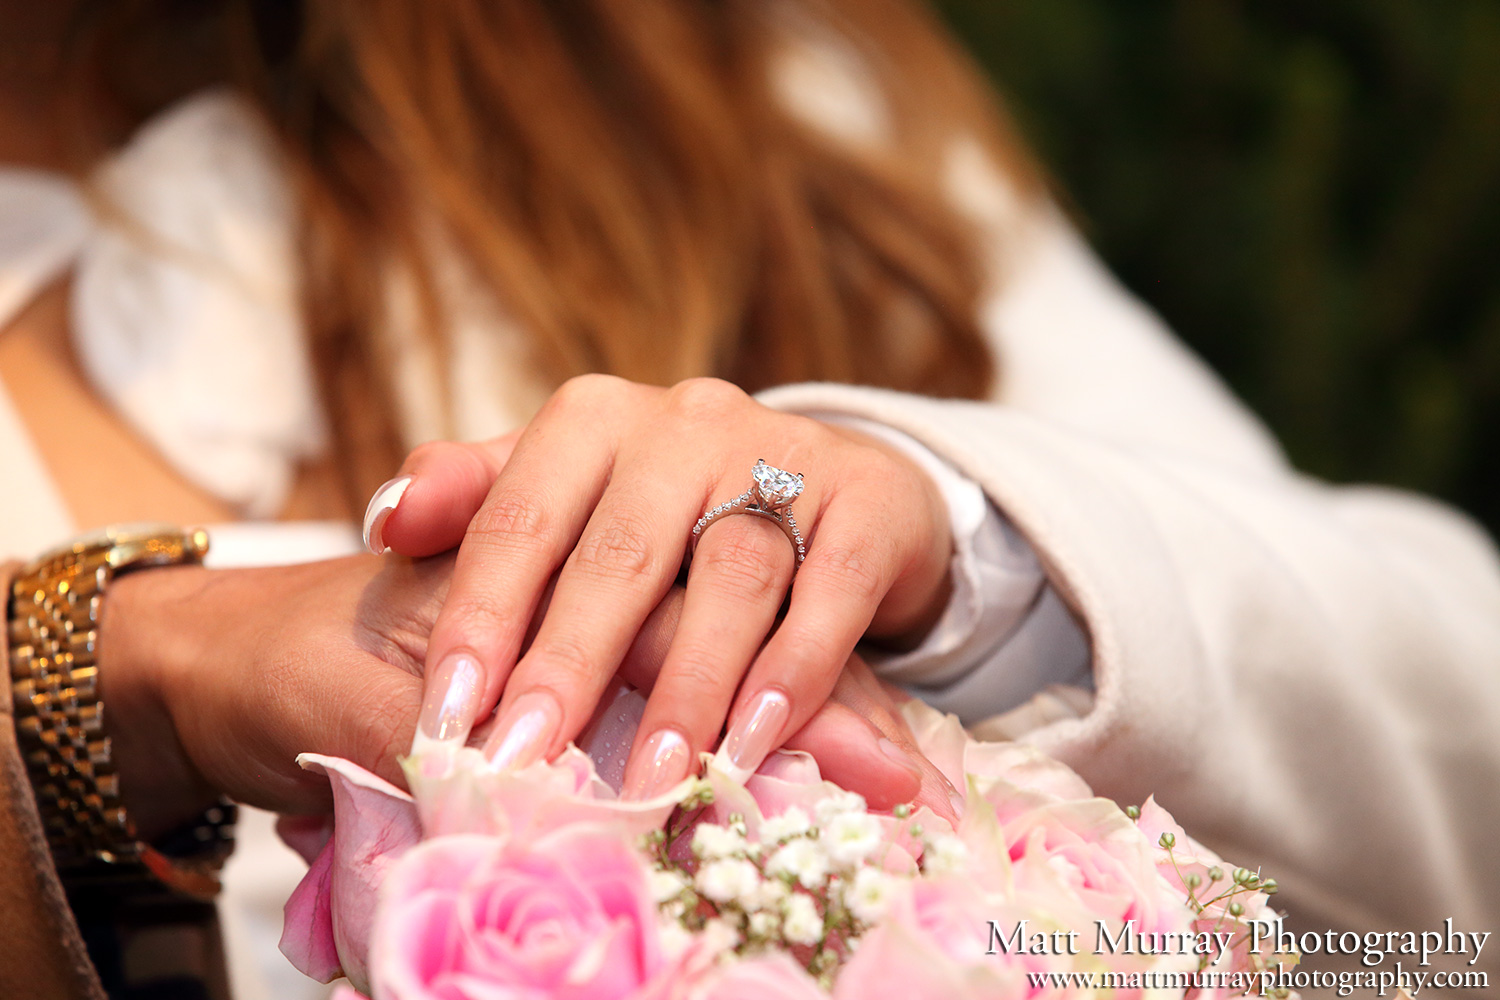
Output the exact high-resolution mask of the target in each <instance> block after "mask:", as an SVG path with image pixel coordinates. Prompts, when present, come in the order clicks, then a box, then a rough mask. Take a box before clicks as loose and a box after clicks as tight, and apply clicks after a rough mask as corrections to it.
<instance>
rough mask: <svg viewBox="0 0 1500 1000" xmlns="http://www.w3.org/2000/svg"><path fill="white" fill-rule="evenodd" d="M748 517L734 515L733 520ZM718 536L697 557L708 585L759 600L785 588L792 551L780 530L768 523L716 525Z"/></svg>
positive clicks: (736, 520)
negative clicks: (708, 582)
mask: <svg viewBox="0 0 1500 1000" xmlns="http://www.w3.org/2000/svg"><path fill="white" fill-rule="evenodd" d="M742 520H746V521H748V520H750V519H748V518H734V519H733V521H735V522H738V521H742ZM717 531H719V532H721V535H720V537H719V538H716V539H713V543H712V544H711V545H709V546H706V547H705V549H704V551H703V552H701V553H700V554H699V556H698V558H699V560H700V561H701V563H702V572H703V574H704V577H705V578H707V579H708V580H710V581H711V584H710V585H711V586H713V587H718V588H723V589H725V590H727V591H729V592H730V593H731V594H732V595H733V596H736V597H741V598H747V599H751V600H760V599H762V598H765V597H767V596H769V595H770V594H772V593H773V592H780V591H782V590H785V589H786V585H787V582H788V580H789V579H790V578H791V571H792V551H791V546H790V545H789V544H788V543H787V540H786V539H785V538H783V537H781V533H780V532H778V531H776V530H775V529H773V528H771V527H770V526H768V525H760V524H753V523H751V524H746V525H740V524H737V523H733V524H724V525H720V526H719V527H718V528H717Z"/></svg>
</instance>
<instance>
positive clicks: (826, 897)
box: [281, 701, 1295, 1000]
mask: <svg viewBox="0 0 1500 1000" xmlns="http://www.w3.org/2000/svg"><path fill="white" fill-rule="evenodd" d="M903 711H904V713H905V715H906V720H907V722H908V724H909V725H910V726H911V728H912V730H913V732H914V733H915V735H916V737H917V740H918V743H919V745H920V747H921V749H922V751H923V752H924V753H925V754H927V756H928V757H929V758H930V759H931V760H932V761H933V762H934V763H935V764H936V765H937V766H938V767H939V768H940V769H941V770H942V771H943V772H944V773H945V774H946V775H947V776H948V778H949V779H950V780H951V781H953V783H954V784H955V786H956V787H958V788H960V789H963V790H964V792H965V797H966V802H965V807H964V810H963V818H962V820H961V821H960V822H959V824H958V826H957V828H956V829H955V828H954V827H953V826H951V825H950V824H949V823H948V822H947V821H945V820H944V819H942V818H940V817H938V816H937V815H936V814H934V813H932V812H931V811H929V810H927V809H926V808H920V809H915V810H913V809H911V808H909V807H902V808H897V809H895V810H893V811H891V812H889V813H877V812H873V811H871V810H869V809H868V808H867V807H866V805H865V802H864V800H863V799H861V798H860V797H859V796H857V795H854V794H852V793H850V792H847V791H845V790H843V789H841V788H839V787H837V786H835V785H833V784H832V783H830V782H827V781H825V780H823V779H822V777H821V776H820V774H819V771H818V767H817V764H816V763H815V762H814V761H813V759H812V758H811V757H809V756H807V755H806V754H801V753H792V752H779V753H776V754H773V755H772V756H771V758H770V759H768V760H767V761H766V763H765V765H764V766H762V767H761V768H760V770H759V771H758V772H757V773H755V774H753V775H751V776H750V777H749V778H748V779H747V780H745V781H744V782H743V783H740V782H737V781H735V780H733V779H732V778H731V777H730V776H729V775H728V774H727V773H726V769H722V768H720V767H719V766H717V765H716V762H715V760H713V759H711V758H707V757H706V756H705V767H704V771H703V776H702V777H701V778H690V779H688V780H686V781H684V782H683V783H682V784H681V785H679V786H678V787H676V788H674V789H672V790H670V791H669V792H668V793H666V794H664V795H662V796H660V797H658V798H655V799H651V800H647V801H639V802H631V801H623V800H621V799H619V798H618V796H617V795H616V794H615V792H614V791H613V790H612V788H611V787H610V786H609V784H607V783H606V782H605V781H603V780H602V779H601V778H600V777H599V774H598V772H597V771H596V768H595V765H594V763H593V761H592V760H591V759H590V757H589V756H588V755H587V754H585V753H584V752H582V751H581V750H579V749H577V748H575V747H570V748H569V749H568V750H567V751H566V752H565V753H563V754H562V755H561V756H560V757H559V758H558V759H557V760H556V761H554V762H552V763H546V762H540V763H537V764H534V765H532V766H531V767H528V768H525V769H521V770H512V771H502V770H497V769H495V768H492V767H491V766H490V765H489V764H488V763H487V762H486V761H485V760H484V758H483V757H482V755H481V754H480V753H479V751H477V750H474V749H470V748H464V749H460V750H452V749H445V748H438V747H434V748H432V749H430V750H426V751H419V752H417V753H415V754H414V755H413V756H412V757H411V758H409V759H408V760H406V762H405V764H404V766H405V768H406V773H407V777H408V783H409V785H410V787H411V789H412V793H411V794H410V795H408V794H407V793H406V792H403V791H401V790H400V789H398V788H396V787H394V786H393V785H391V784H389V783H388V782H385V781H383V780H382V779H380V778H378V777H376V776H374V775H372V774H370V773H368V772H366V771H364V770H363V769H361V768H358V767H356V766H354V765H353V764H351V763H350V762H348V761H346V760H342V759H338V758H331V757H324V756H319V755H314V754H305V755H303V757H302V758H300V760H301V763H302V765H303V766H304V767H306V768H309V769H313V770H318V771H321V772H323V773H324V774H326V775H327V777H328V780H329V782H330V783H331V785H332V789H333V795H334V809H335V822H334V824H333V827H332V830H331V832H327V833H324V834H321V835H320V834H316V833H313V832H311V831H303V832H302V833H301V834H300V835H298V834H297V832H296V831H286V832H284V836H287V838H288V840H289V841H291V842H293V846H296V847H298V849H299V850H301V851H302V852H303V853H304V854H305V855H306V856H308V857H309V858H310V860H311V863H312V864H311V868H310V869H309V871H308V873H307V876H306V878H304V880H303V881H302V883H301V885H300V886H299V887H298V889H297V891H296V893H295V894H294V895H293V897H292V898H291V900H290V901H289V902H288V903H287V907H286V924H285V931H284V933H283V936H282V944H281V947H282V950H283V952H285V953H286V955H287V957H288V958H290V959H291V961H292V962H293V963H294V964H295V965H296V966H297V967H298V968H299V969H301V970H302V971H303V972H304V973H306V974H307V975H309V976H312V977H314V978H316V979H319V980H321V981H324V982H329V981H331V980H333V979H334V978H336V977H338V976H340V975H344V976H347V977H348V978H349V980H350V982H351V983H352V984H353V988H354V989H357V990H359V991H360V992H361V993H364V994H369V995H372V996H373V997H375V998H376V1000H511V998H527V1000H541V998H568V1000H595V998H600V1000H603V998H608V1000H617V998H618V1000H626V998H629V1000H678V998H680V1000H698V998H704V1000H707V998H716V1000H717V998H725V1000H736V998H745V1000H750V998H767V997H777V998H791V1000H818V998H827V997H829V996H830V995H831V996H832V997H834V998H838V1000H882V998H892V1000H895V998H900V1000H914V998H917V1000H920V998H934V1000H962V998H1012V997H1033V996H1045V997H1072V996H1091V997H1092V996H1152V997H1176V996H1190V997H1194V996H1195V997H1204V998H1209V997H1227V996H1235V995H1239V994H1242V993H1246V992H1255V993H1262V992H1263V987H1266V986H1267V984H1270V983H1272V982H1274V976H1275V974H1276V972H1277V971H1278V969H1279V968H1281V967H1283V966H1284V965H1285V964H1286V963H1289V962H1292V961H1295V956H1288V955H1284V954H1274V953H1272V954H1265V953H1263V952H1264V951H1266V949H1265V947H1264V944H1265V943H1266V942H1267V941H1274V940H1275V936H1274V935H1273V934H1269V933H1262V934H1260V935H1258V937H1259V939H1260V941H1261V942H1262V947H1260V948H1257V947H1252V944H1253V943H1254V941H1255V939H1256V937H1257V935H1254V934H1252V931H1253V929H1254V928H1255V927H1256V925H1257V924H1256V922H1261V925H1262V926H1263V925H1264V924H1265V922H1268V921H1272V922H1273V921H1275V920H1276V919H1277V918H1276V916H1275V914H1274V912H1273V911H1272V910H1271V909H1270V906H1269V896H1270V894H1272V893H1274V892H1275V888H1276V887H1275V884H1274V882H1273V881H1271V880H1269V879H1264V878H1262V877H1261V876H1260V875H1259V874H1258V873H1256V872H1252V871H1249V870H1247V869H1243V868H1238V869H1235V868H1231V867H1229V866H1227V865H1226V864H1224V862H1223V861H1221V859H1219V858H1218V857H1216V856H1215V855H1214V854H1213V853H1212V852H1210V851H1208V850H1207V849H1206V848H1204V847H1202V846H1201V845H1199V844H1197V843H1195V842H1194V841H1193V840H1192V839H1191V838H1190V837H1188V835H1187V834H1186V833H1185V832H1184V831H1183V830H1182V829H1181V828H1180V827H1179V826H1178V825H1177V824H1176V823H1175V822H1174V821H1173V820H1172V818H1171V816H1169V815H1168V814H1167V813H1166V811H1165V810H1163V809H1162V808H1160V807H1159V806H1157V805H1156V804H1155V803H1154V802H1152V801H1147V802H1146V803H1145V804H1144V805H1142V806H1141V807H1140V808H1139V809H1135V808H1131V809H1121V808H1120V807H1119V806H1117V805H1116V804H1115V803H1113V802H1111V801H1109V800H1107V799H1101V798H1096V797H1094V796H1093V794H1092V793H1091V791H1090V789H1089V788H1088V786H1087V785H1086V784H1085V783H1084V782H1083V781H1082V779H1080V778H1079V777H1078V776H1077V775H1076V774H1074V773H1073V772H1072V771H1070V770H1069V769H1068V768H1066V767H1065V766H1063V765H1062V764H1060V763H1058V762H1056V761H1054V760H1052V759H1050V758H1048V757H1046V756H1045V755H1043V754H1041V753H1040V752H1039V751H1037V750H1035V749H1032V748H1029V747H1027V746H1024V745H1021V744H1011V743H980V742H975V741H973V740H972V739H969V738H968V737H967V736H966V735H965V733H964V732H963V730H962V729H961V728H960V726H959V725H958V722H957V720H955V719H953V718H952V717H951V716H942V715H939V714H938V713H937V712H935V711H933V710H932V709H930V708H928V707H926V706H924V705H922V704H921V703H920V702H915V701H913V702H909V703H907V704H906V705H905V706H904V708H903ZM345 989H346V991H347V994H346V995H349V996H351V997H352V995H353V991H352V990H348V988H345ZM1270 992H1276V993H1278V994H1279V995H1285V993H1284V991H1275V990H1271V991H1270Z"/></svg>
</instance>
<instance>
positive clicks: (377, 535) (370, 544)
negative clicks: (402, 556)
mask: <svg viewBox="0 0 1500 1000" xmlns="http://www.w3.org/2000/svg"><path fill="white" fill-rule="evenodd" d="M410 485H411V476H397V477H396V478H395V479H392V480H390V481H389V482H387V483H385V484H383V485H382V486H381V487H380V489H378V490H376V491H375V495H374V496H372V497H370V505H369V506H368V507H366V508H365V548H367V549H369V550H370V551H371V552H373V553H374V554H375V555H377V556H383V555H385V554H386V553H387V552H389V551H390V547H389V546H387V545H386V544H385V522H386V520H387V519H388V518H389V517H390V516H391V514H392V512H394V511H395V509H396V505H397V504H398V503H400V502H401V497H402V496H404V495H405V494H406V488H407V487H408V486H410Z"/></svg>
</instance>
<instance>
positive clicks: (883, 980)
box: [833, 876, 1028, 1000]
mask: <svg viewBox="0 0 1500 1000" xmlns="http://www.w3.org/2000/svg"><path fill="white" fill-rule="evenodd" d="M1001 915H1002V902H1001V900H1000V899H999V897H996V896H992V895H988V894H986V893H985V892H983V891H982V890H981V889H980V888H979V887H978V886H976V885H974V884H973V883H972V882H971V881H969V880H967V879H964V878H959V877H957V876H945V877H940V878H935V879H930V880H918V881H916V882H913V883H911V884H910V885H909V886H908V887H906V888H905V889H904V891H903V892H902V893H901V894H900V895H898V897H897V898H896V900H895V902H894V904H893V906H892V907H891V911H890V913H889V914H888V916H887V917H886V919H885V920H883V921H882V922H881V923H879V924H877V925H876V926H875V927H874V928H872V929H871V930H869V931H867V932H866V933H865V935H864V937H862V938H861V939H860V942H859V948H858V949H857V950H856V951H855V952H854V955H853V957H852V958H850V960H849V962H848V963H847V964H846V965H845V966H844V968H843V969H842V970H841V971H840V972H839V975H838V979H837V980H836V981H835V982H834V990H833V997H834V1000H929V998H930V1000H980V998H989V997H997V998H998V997H1007V998H1009V997H1024V996H1027V995H1028V992H1027V991H1026V989H1025V988H1024V986H1025V979H1024V969H1023V968H1020V967H1018V965H1017V962H1016V960H1015V959H1012V958H1007V957H1005V956H1000V957H998V958H997V957H993V956H987V955H985V950H986V948H987V947H988V936H987V934H988V929H989V925H988V923H987V921H989V920H991V919H994V918H996V917H999V916H1001ZM1023 960H1024V957H1023Z"/></svg>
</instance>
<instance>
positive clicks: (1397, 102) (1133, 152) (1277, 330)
mask: <svg viewBox="0 0 1500 1000" xmlns="http://www.w3.org/2000/svg"><path fill="white" fill-rule="evenodd" d="M937 6H938V9H939V10H940V12H941V13H942V14H943V15H945V16H946V17H947V19H948V20H949V22H950V23H951V24H952V25H953V27H954V28H955V29H956V30H957V32H958V33H959V35H960V36H961V37H962V38H963V39H964V40H965V41H966V42H967V43H968V44H969V45H970V47H971V49H972V50H973V51H974V53H975V54H976V55H977V56H978V58H979V60H980V61H981V62H982V63H983V65H984V66H985V67H986V68H987V69H988V70H989V71H990V72H991V74H992V75H993V77H994V79H995V81H996V83H997V84H998V85H999V87H1000V89H1001V92H1002V93H1003V94H1004V95H1005V98H1006V100H1007V102H1008V104H1009V106H1010V109H1011V112H1012V114H1013V115H1014V116H1015V118H1016V119H1017V121H1018V122H1019V124H1020V126H1021V130H1022V132H1023V134H1024V135H1025V136H1026V137H1027V139H1028V140H1029V141H1030V143H1031V144H1032V147H1033V149H1034V150H1035V151H1036V152H1037V154H1038V155H1039V157H1040V159H1041V160H1042V162H1043V164H1044V165H1045V166H1046V168H1047V169H1048V170H1049V171H1050V172H1051V174H1052V177H1053V179H1054V180H1055V182H1056V183H1057V185H1058V187H1059V188H1060V189H1061V191H1062V192H1063V195H1064V198H1065V200H1066V201H1067V202H1068V203H1069V205H1070V208H1071V209H1072V210H1073V212H1074V214H1075V216H1076V217H1077V218H1078V219H1079V221H1080V222H1081V224H1082V225H1083V227H1084V228H1085V230H1086V232H1087V234H1088V236H1089V237H1090V239H1091V240H1092V242H1093V243H1094V245H1095V246H1096V247H1097V248H1098V249H1099V251H1100V252H1101V253H1102V254H1103V256H1104V257H1105V259H1106V260H1107V261H1108V262H1109V263H1110V265H1111V266H1112V267H1113V268H1114V270H1115V273H1116V274H1118V275H1119V276H1120V277H1121V278H1122V279H1123V280H1124V281H1125V283H1126V284H1127V285H1129V286H1130V287H1131V288H1132V289H1133V290H1134V291H1135V292H1136V293H1137V294H1139V295H1140V296H1142V297H1143V298H1145V299H1146V300H1147V301H1148V302H1149V303H1151V305H1152V306H1153V307H1155V308H1156V309H1157V311H1158V312H1160V313H1161V314H1162V315H1163V316H1165V317H1166V319H1167V321H1168V322H1169V323H1170V324H1171V325H1172V327H1173V328H1174V329H1175V330H1176V331H1177V332H1178V333H1179V334H1180V335H1181V336H1182V337H1183V338H1184V339H1186V340H1187V341H1188V343H1190V344H1191V345H1192V346H1193V347H1194V348H1195V349H1196V350H1197V351H1199V352H1200V353H1201V354H1202V355H1204V356H1205V357H1206V358H1207V359H1208V361H1209V362H1210V363H1211V364H1213V366H1214V367H1215V368H1217V369H1218V370H1219V371H1220V372H1221V373H1222V374H1223V375H1224V376H1225V377H1226V378H1227V379H1228V380H1229V381H1230V383H1231V384H1232V385H1233V386H1234V388H1235V389H1236V391H1238V392H1239V393H1240V395H1241V396H1243V397H1244V398H1245V399H1246V400H1248V401H1249V402H1250V404H1251V405H1252V406H1254V407H1255V408H1256V410H1257V411H1259V412H1260V414H1261V415H1262V416H1263V417H1264V418H1265V419H1266V420H1268V421H1269V422H1270V424H1271V425H1272V427H1273V429H1274V430H1275V431H1276V434H1277V435H1278V437H1280V439H1281V441H1282V442H1283V443H1284V444H1285V445H1286V447H1287V449H1288V451H1289V452H1290V454H1291V457H1292V459H1293V461H1295V462H1296V463H1297V465H1299V466H1300V467H1301V468H1303V469H1305V470H1307V471H1310V472H1313V473H1315V474H1317V475H1319V476H1323V477H1325V478H1329V479H1334V480H1339V481H1351V480H1361V481H1378V482H1385V483H1394V484H1398V485H1402V486H1408V487H1412V488H1415V489H1418V490H1421V491H1423V492H1427V493H1433V494H1436V495H1438V496H1441V497H1444V498H1445V499H1448V500H1450V501H1452V502H1454V503H1456V504H1458V505H1460V506H1462V507H1464V508H1467V509H1468V510H1469V511H1471V512H1472V513H1473V514H1475V515H1476V516H1478V517H1479V518H1480V519H1481V520H1483V521H1484V522H1485V523H1486V525H1487V526H1488V527H1489V529H1490V531H1491V532H1493V533H1500V0H1318V2H1309V0H1253V2H1252V0H1240V2H1235V0H1130V2H1122V0H937Z"/></svg>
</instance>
